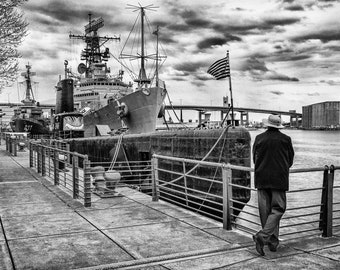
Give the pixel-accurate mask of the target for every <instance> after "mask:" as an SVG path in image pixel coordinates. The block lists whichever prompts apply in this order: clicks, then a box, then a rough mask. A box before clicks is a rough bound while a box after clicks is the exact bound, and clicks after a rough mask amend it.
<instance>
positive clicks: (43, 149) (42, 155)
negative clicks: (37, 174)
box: [41, 145, 46, 176]
mask: <svg viewBox="0 0 340 270" xmlns="http://www.w3.org/2000/svg"><path fill="white" fill-rule="evenodd" d="M45 157H46V155H45V147H44V145H42V146H41V175H42V176H45V175H46V161H45Z"/></svg>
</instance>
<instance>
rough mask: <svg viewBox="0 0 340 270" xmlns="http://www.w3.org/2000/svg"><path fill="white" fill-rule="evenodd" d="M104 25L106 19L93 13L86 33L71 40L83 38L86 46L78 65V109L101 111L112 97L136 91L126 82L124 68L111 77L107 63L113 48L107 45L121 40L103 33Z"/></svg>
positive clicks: (90, 15) (73, 36)
mask: <svg viewBox="0 0 340 270" xmlns="http://www.w3.org/2000/svg"><path fill="white" fill-rule="evenodd" d="M103 26H104V20H103V18H98V19H92V14H91V13H89V23H88V24H87V25H86V26H85V33H84V34H83V35H74V34H70V35H69V37H70V38H71V39H81V40H83V41H84V42H85V44H86V46H85V48H84V49H83V50H82V52H81V60H82V61H84V62H83V63H80V64H79V65H78V69H77V71H78V73H79V74H80V75H79V76H77V78H76V79H77V80H76V84H75V90H74V104H75V108H76V109H78V110H82V109H85V110H98V109H100V108H102V107H104V106H106V105H107V104H108V101H109V100H110V99H117V98H120V97H122V96H125V95H127V94H129V93H131V92H132V84H131V83H130V84H126V83H124V82H123V80H122V78H123V71H122V70H119V72H118V74H117V75H116V76H111V75H110V73H111V70H110V68H109V67H108V66H107V61H108V59H109V58H110V51H109V48H104V49H103V47H104V44H105V43H106V42H108V41H110V40H116V41H118V40H120V38H119V37H116V36H114V37H108V36H99V35H98V30H99V29H100V28H102V27H103Z"/></svg>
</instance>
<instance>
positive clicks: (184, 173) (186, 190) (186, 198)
mask: <svg viewBox="0 0 340 270" xmlns="http://www.w3.org/2000/svg"><path fill="white" fill-rule="evenodd" d="M182 164H183V178H184V192H185V204H186V205H188V204H189V202H188V189H187V176H186V173H187V172H186V169H185V162H184V161H183V162H182ZM203 203H204V201H203Z"/></svg>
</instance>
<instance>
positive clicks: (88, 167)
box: [84, 156, 91, 207]
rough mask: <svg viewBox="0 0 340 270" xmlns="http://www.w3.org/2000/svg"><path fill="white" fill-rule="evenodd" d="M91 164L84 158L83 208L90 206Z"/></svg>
mask: <svg viewBox="0 0 340 270" xmlns="http://www.w3.org/2000/svg"><path fill="white" fill-rule="evenodd" d="M90 171H91V164H90V161H89V160H88V157H87V156H85V158H84V206H85V207H90V206H91V175H90Z"/></svg>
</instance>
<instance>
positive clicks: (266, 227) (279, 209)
mask: <svg viewBox="0 0 340 270" xmlns="http://www.w3.org/2000/svg"><path fill="white" fill-rule="evenodd" d="M257 196H258V207H259V214H260V220H261V226H262V230H261V231H259V232H258V234H259V235H261V237H262V239H263V240H264V244H268V243H271V244H273V245H275V246H277V245H278V244H279V227H280V220H281V218H282V216H283V214H284V212H285V211H286V204H287V198H286V191H284V190H275V189H258V190H257Z"/></svg>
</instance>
